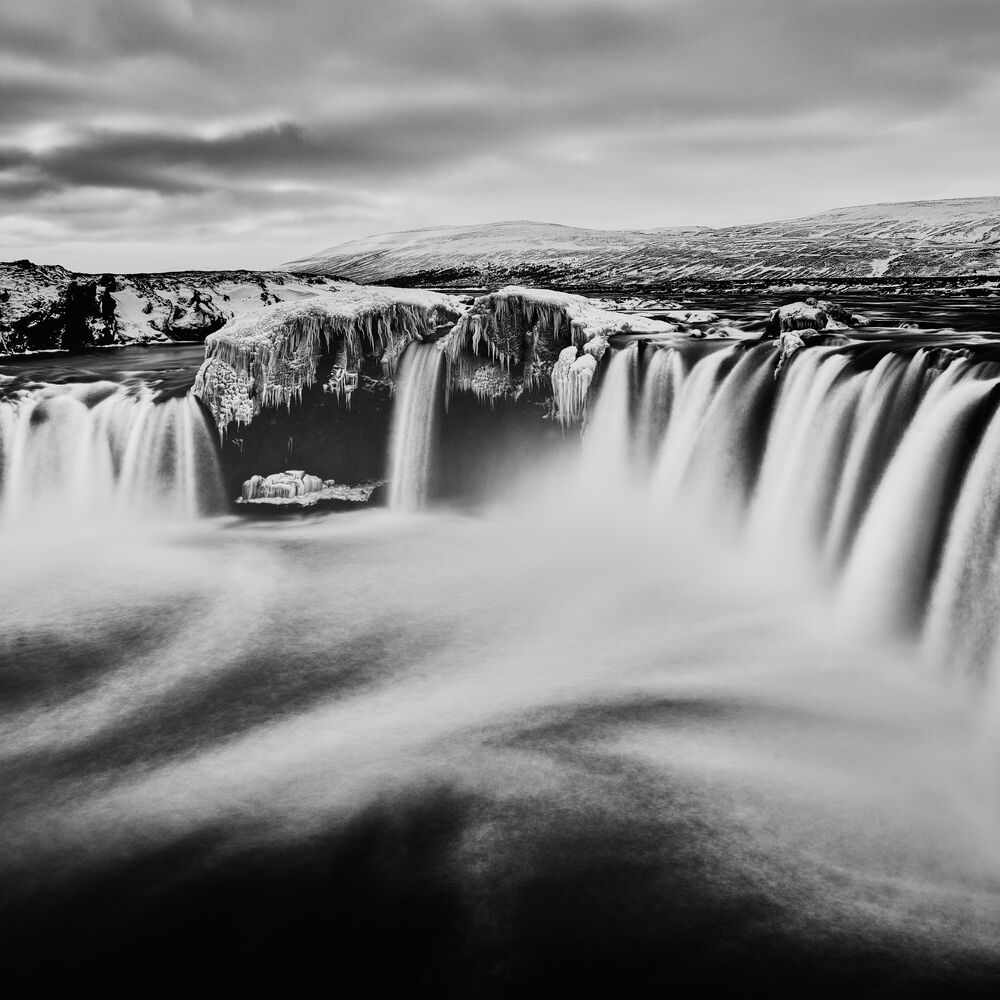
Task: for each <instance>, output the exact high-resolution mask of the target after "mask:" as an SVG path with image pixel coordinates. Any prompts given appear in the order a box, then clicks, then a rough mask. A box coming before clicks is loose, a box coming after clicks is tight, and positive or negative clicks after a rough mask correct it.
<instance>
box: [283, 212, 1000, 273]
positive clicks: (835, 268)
mask: <svg viewBox="0 0 1000 1000" xmlns="http://www.w3.org/2000/svg"><path fill="white" fill-rule="evenodd" d="M286 267H287V269H288V270H290V271H293V272H296V273H299V274H336V275H340V276H343V277H346V278H350V279H353V280H355V281H363V282H397V283H398V282H403V283H415V284H420V283H428V284H447V283H459V284H469V283H477V282H481V283H495V282H504V281H512V280H520V281H528V282H533V283H546V282H547V283H559V284H562V285H583V286H603V287H619V286H633V285H653V284H661V283H664V282H671V281H719V280H721V281H725V280H742V279H755V278H763V279H782V280H784V279H802V278H837V277H849V278H873V277H874V278H878V277H893V276H926V277H933V276H941V277H945V276H954V275H977V274H992V275H995V274H998V273H1000V198H998V197H989V198H963V199H953V200H947V201H920V202H901V203H898V204H887V205H864V206H860V207H856V208H839V209H834V210H832V211H829V212H823V213H821V214H819V215H814V216H809V217H807V218H802V219H790V220H786V221H782V222H769V223H762V224H759V225H751V226H732V227H728V228H725V229H708V228H699V227H687V228H673V229H649V230H636V231H617V230H594V229H577V228H573V227H570V226H557V225H550V224H546V223H537V222H501V223H495V224H490V225H481V226H441V227H434V228H430V229H417V230H411V231H409V232H402V233H386V234H382V235H379V236H372V237H368V238H366V239H362V240H355V241H353V242H351V243H344V244H342V245H341V246H336V247H331V248H329V249H327V250H323V251H321V252H320V253H317V254H314V255H312V256H310V257H305V258H302V259H301V260H297V261H293V262H291V263H290V264H287V265H286Z"/></svg>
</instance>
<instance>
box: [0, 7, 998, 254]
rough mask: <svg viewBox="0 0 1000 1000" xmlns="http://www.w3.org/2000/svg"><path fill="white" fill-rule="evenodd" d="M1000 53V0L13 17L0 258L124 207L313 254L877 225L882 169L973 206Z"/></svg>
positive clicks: (21, 12) (152, 226) (0, 24)
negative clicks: (631, 229) (681, 225)
mask: <svg viewBox="0 0 1000 1000" xmlns="http://www.w3.org/2000/svg"><path fill="white" fill-rule="evenodd" d="M998 50H1000V19H998V18H997V17H996V4H995V0H951V2H949V3H947V4H942V3H940V2H939V0H758V2H755V3H752V4H751V3H747V2H746V0H648V2H647V0H620V2H616V3H613V4H609V3H606V2H604V3H593V2H573V0H547V2H546V3H543V4H542V3H529V2H527V0H484V2H482V3H478V4H474V5H473V4H468V3H467V2H464V0H462V2H460V0H413V2H409V3H405V4H401V3H398V2H395V0H339V2H323V0H290V2H287V3H285V4H282V5H276V4H274V3H273V2H267V3H264V2H260V0H201V2H194V0H146V2H144V3H142V4H138V3H135V2H133V0H48V2H46V3H38V2H37V0H30V2H29V0H6V2H5V4H4V6H3V9H2V11H0V127H2V132H0V136H2V138H0V212H3V213H5V215H6V216H7V218H6V219H5V222H6V224H5V225H4V226H0V233H3V234H4V235H5V236H7V241H6V245H11V246H13V243H14V242H16V243H17V246H18V247H19V248H23V247H24V246H25V245H26V243H25V241H26V240H27V241H29V242H30V240H31V239H34V238H35V236H34V235H32V234H37V233H40V232H45V233H46V234H48V235H47V237H46V238H47V239H50V240H54V241H69V240H76V239H79V238H82V237H83V236H86V235H87V233H86V232H85V231H84V230H83V229H82V228H81V227H83V226H92V225H93V217H92V216H91V215H89V214H88V215H86V216H83V217H80V216H78V215H76V214H75V213H72V212H68V211H67V206H71V205H72V204H74V201H75V202H76V203H80V204H83V203H88V204H104V203H105V199H107V198H113V199H114V201H115V204H117V205H119V206H120V207H121V206H131V210H129V211H127V212H125V213H124V214H122V215H121V216H120V217H121V218H123V219H125V218H127V219H129V220H130V222H131V224H133V225H134V226H135V236H136V238H143V239H153V238H156V239H159V240H164V241H171V240H175V241H182V240H183V239H184V238H185V233H186V229H185V227H190V225H191V221H190V220H191V218H192V215H191V211H192V205H197V211H198V212H200V213H202V215H201V216H200V219H201V221H202V222H203V223H204V224H205V226H207V227H208V228H209V229H213V228H226V227H232V226H236V227H238V228H239V227H243V229H245V230H246V231H251V230H253V227H254V226H255V225H256V226H257V229H256V230H255V231H256V232H257V234H258V236H259V238H260V240H261V241H262V242H263V241H264V240H265V239H266V236H267V232H268V227H269V226H273V225H274V224H275V221H274V220H275V219H276V218H277V217H279V216H280V218H281V219H282V220H283V222H282V223H281V225H282V226H283V227H284V228H283V230H282V231H283V232H286V233H288V235H289V239H293V238H296V239H301V241H302V242H301V245H300V246H299V247H297V248H296V249H297V250H299V251H300V252H302V253H305V252H308V251H309V250H311V249H313V248H314V247H315V246H325V245H329V244H330V243H333V242H336V241H337V240H338V239H340V238H344V239H347V238H352V237H355V236H359V235H363V234H364V233H365V232H368V231H370V230H371V229H372V228H376V229H377V228H382V229H391V228H405V227H409V226H415V225H422V224H426V223H433V222H451V223H454V222H461V221H479V220H483V219H490V218H497V217H498V215H500V214H501V213H503V214H506V213H507V212H508V211H510V212H511V214H514V215H517V216H519V217H523V216H528V215H543V216H545V217H548V218H553V216H552V214H551V213H552V212H558V213H559V217H558V218H554V221H561V222H569V223H587V222H588V221H598V222H599V223H600V224H605V225H607V224H611V225H615V224H618V225H622V226H625V225H635V224H637V220H643V219H644V220H645V224H646V225H650V226H652V225H666V224H671V223H673V222H691V221H701V220H704V221H706V222H720V221H725V219H724V218H720V217H719V213H720V212H721V211H723V209H724V210H725V211H726V212H729V213H730V215H732V216H733V218H734V221H736V218H737V216H738V217H739V219H740V220H745V219H748V218H754V217H757V216H760V217H763V216H764V215H767V214H769V213H772V212H776V213H778V214H783V213H785V214H787V213H791V214H797V213H799V212H804V211H808V210H811V209H813V208H815V209H820V208H825V207H829V206H830V205H832V204H835V203H836V201H837V200H839V199H840V198H848V199H851V200H860V201H866V200H875V199H880V198H884V197H885V192H886V191H887V190H889V191H890V192H891V191H892V187H893V186H892V184H891V183H888V182H887V171H886V170H885V169H884V166H882V165H881V164H880V162H879V160H878V158H879V157H885V156H891V157H892V158H893V163H892V170H893V171H894V172H895V174H896V177H897V183H896V190H898V192H900V194H899V197H907V196H909V193H910V192H911V191H913V190H915V189H916V188H917V187H920V189H921V192H922V194H923V195H924V196H926V197H935V196H941V195H942V194H943V193H944V192H946V191H947V192H952V191H957V192H958V193H969V194H973V193H980V192H977V191H976V190H973V189H972V185H974V184H981V183H982V177H983V176H984V174H983V171H982V170H981V164H982V163H983V162H984V161H985V160H986V159H987V158H989V157H992V158H994V159H995V157H996V156H997V154H998V153H1000V140H998V139H996V138H994V137H993V136H994V132H995V129H994V128H993V127H992V126H991V124H990V123H991V122H992V120H993V119H994V118H995V110H996V107H995V106H996V101H997V98H998V97H1000V71H998V67H997V64H996V58H995V52H996V51H998ZM39 135H42V136H43V139H39ZM942 136H947V138H948V141H949V142H951V143H953V144H955V145H954V148H953V150H952V152H953V155H952V156H951V157H949V158H948V163H947V169H946V170H945V168H944V165H943V164H942V162H941V161H942V156H941V155H940V152H938V153H935V155H934V156H933V157H931V159H932V160H933V161H934V162H935V163H936V164H937V165H938V166H939V167H940V168H941V170H942V172H941V174H940V175H929V174H928V171H927V170H926V169H925V168H924V167H921V166H920V164H919V158H920V157H921V156H922V155H926V153H927V150H929V149H936V148H937V146H938V145H939V144H940V142H941V139H942ZM792 161H794V163H795V164H796V166H797V168H798V169H804V170H806V171H807V172H808V180H805V179H804V182H803V183H801V184H799V185H795V184H789V183H788V181H787V179H785V180H784V181H783V183H782V186H781V189H780V190H778V189H777V188H776V184H775V174H776V172H781V173H784V170H785V168H786V167H787V165H788V163H789V162H792ZM834 162H836V163H837V165H838V169H839V170H840V171H841V172H842V173H840V174H833V173H832V170H831V166H830V165H831V164H832V163H834ZM844 171H846V175H845V174H844V173H843V172H844ZM699 176H701V177H703V178H705V182H704V184H703V185H702V186H701V189H700V190H699V185H698V183H697V178H698V177H699ZM710 178H711V179H712V180H711V183H710V182H709V179H710ZM737 178H738V181H739V189H740V190H739V196H740V198H741V199H742V201H740V202H739V203H737V202H736V201H735V200H734V199H729V200H727V199H721V200H720V195H719V191H718V189H717V185H718V184H719V183H720V182H724V183H727V184H729V185H730V186H732V185H733V184H735V183H736V179H737ZM681 191H683V198H681V197H680V195H679V192H681ZM984 193H985V192H984ZM262 206H266V208H262ZM296 212H300V213H302V217H301V221H300V223H299V224H298V225H297V226H296V225H293V224H292V223H291V222H289V221H288V220H289V219H291V218H292V217H293V216H294V213H296ZM143 213H146V215H144V214H143ZM273 213H276V214H273ZM681 213H683V218H681V217H678V216H679V214H681ZM144 219H145V220H146V221H145V223H144V221H143V220H144ZM10 220H14V221H13V222H11V221H10ZM26 220H27V221H26ZM616 220H617V222H616ZM331 224H332V225H335V227H336V229H335V231H321V226H327V225H331ZM105 229H106V230H107V231H108V232H109V233H111V232H113V233H115V234H120V232H121V227H120V226H118V225H115V226H109V227H105ZM102 231H104V230H102ZM108 238H111V237H110V236H109V237H108ZM114 238H116V239H117V238H121V237H120V235H115V237H114ZM0 252H3V251H2V249H0ZM283 252H284V251H280V252H276V255H275V259H279V258H280V257H281V255H282V253H283ZM21 255H23V254H21ZM295 255H296V254H295V253H292V254H289V255H288V256H295Z"/></svg>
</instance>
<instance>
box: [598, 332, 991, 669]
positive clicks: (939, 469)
mask: <svg viewBox="0 0 1000 1000" xmlns="http://www.w3.org/2000/svg"><path fill="white" fill-rule="evenodd" d="M637 358H641V359H642V360H641V369H642V370H641V371H638V372H637V371H636V370H635V366H636V361H637ZM773 370H774V356H773V350H772V348H771V347H770V346H766V345H755V346H752V347H748V346H747V345H745V344H741V345H722V346H719V347H715V346H713V347H707V346H706V345H697V346H694V345H692V347H691V348H687V347H686V346H672V347H659V348H654V349H652V350H647V351H646V353H645V354H644V355H642V354H639V355H637V354H636V350H635V347H634V346H633V347H630V348H628V349H627V350H621V351H618V352H616V353H615V354H613V356H612V357H611V358H610V359H609V360H608V361H606V362H605V367H604V370H603V374H602V377H601V379H600V382H599V388H598V398H597V402H596V406H595V407H594V411H593V414H592V418H591V420H590V424H589V426H588V428H587V431H586V433H585V445H584V451H585V456H586V464H587V466H588V468H589V469H590V470H591V471H590V481H596V480H597V479H598V474H597V472H596V471H595V470H601V469H603V470H604V471H605V472H606V475H607V476H611V477H620V478H622V479H623V480H624V479H628V480H630V481H636V482H639V483H641V484H642V485H640V490H641V491H642V492H644V493H645V495H646V497H647V504H648V506H649V508H650V509H651V512H652V516H653V517H654V519H662V518H675V519H676V518H693V519H696V520H700V521H701V522H702V527H707V530H709V531H711V532H714V533H718V532H719V531H720V530H721V531H727V532H732V533H733V534H734V535H735V537H736V538H737V540H738V541H739V542H740V544H743V545H745V546H746V547H747V548H748V549H749V550H750V551H751V552H753V553H756V557H757V558H765V559H769V560H772V561H777V562H779V563H788V564H789V565H796V566H798V567H801V568H804V569H806V570H808V571H811V572H812V573H814V574H818V575H819V576H820V577H821V578H826V579H827V580H829V581H830V583H831V584H832V585H833V586H834V587H835V588H836V589H837V600H836V602H835V604H836V611H835V614H836V617H837V620H838V621H840V622H841V623H842V624H843V626H844V627H845V628H848V629H849V630H852V631H856V632H858V633H859V634H861V633H866V632H868V633H872V632H874V633H879V634H885V635H896V636H900V635H902V636H910V637H913V638H919V637H921V636H922V637H923V641H924V644H925V648H926V649H927V650H928V652H929V654H930V655H932V656H933V658H934V659H935V662H938V663H941V662H942V661H948V662H949V663H951V664H953V665H954V666H955V667H956V669H959V670H960V671H962V672H964V673H977V672H978V673H982V672H983V671H984V670H987V669H988V666H986V665H985V664H986V661H988V660H992V659H995V658H997V656H998V651H997V649H996V646H997V642H998V641H1000V629H998V628H997V626H996V624H995V619H996V608H997V601H998V600H1000V515H998V514H997V513H996V511H997V504H998V497H1000V415H998V414H997V400H998V397H1000V389H998V386H1000V364H998V363H997V362H996V361H995V360H992V359H990V360H983V361H977V360H976V358H975V356H974V352H972V351H969V350H965V349H963V350H958V351H956V350H954V349H950V348H935V347H926V346H925V347H913V346H906V345H901V346H899V347H898V348H894V347H892V346H888V345H880V348H874V347H873V346H872V345H871V344H852V345H846V346H835V347H819V348H813V349H811V350H808V351H800V352H798V353H797V354H796V355H795V356H793V358H792V359H791V360H790V362H789V363H788V365H787V366H786V367H785V369H784V371H783V372H782V374H781V376H780V378H777V379H775V378H774V377H773ZM587 436H590V440H589V441H587ZM643 455H645V457H642V456H643ZM629 456H638V457H637V458H636V459H635V460H634V461H633V464H632V465H631V466H630V468H629V471H628V473H627V474H623V473H622V471H621V470H622V463H623V461H624V460H625V459H626V458H627V457H629Z"/></svg>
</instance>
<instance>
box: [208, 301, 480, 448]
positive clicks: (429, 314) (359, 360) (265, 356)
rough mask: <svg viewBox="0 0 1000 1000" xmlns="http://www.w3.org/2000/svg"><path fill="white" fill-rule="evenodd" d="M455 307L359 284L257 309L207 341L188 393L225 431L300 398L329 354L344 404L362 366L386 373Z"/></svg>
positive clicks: (444, 323)
mask: <svg viewBox="0 0 1000 1000" xmlns="http://www.w3.org/2000/svg"><path fill="white" fill-rule="evenodd" d="M461 309H462V306H461V304H460V303H459V301H458V300H457V299H455V298H452V297H451V296H448V295H441V294H438V293H436V292H428V291H422V290H416V289H399V288H376V287H362V286H360V285H346V286H342V287H339V288H337V289H334V290H331V291H329V292H327V293H325V294H322V295H318V296H316V297H314V298H310V299H306V300H303V301H299V302H286V303H279V304H277V305H273V306H269V307H267V308H266V309H257V310H254V311H252V312H249V313H246V314H245V315H243V316H241V317H239V318H238V319H236V320H234V321H233V322H232V323H230V324H229V325H227V326H226V327H225V328H223V329H222V330H220V331H218V332H217V333H213V334H211V335H210V336H209V337H208V338H207V339H206V340H205V361H204V363H203V364H202V366H201V369H200V371H199V372H198V376H197V378H196V379H195V383H194V388H193V390H192V391H193V392H194V393H195V395H197V396H199V397H200V398H201V399H202V400H203V401H204V402H205V403H206V404H207V405H208V407H209V409H210V410H211V412H212V415H213V416H214V417H215V422H216V425H217V427H218V428H219V431H220V433H222V434H223V435H225V433H226V431H227V430H228V429H229V428H230V426H231V425H233V424H235V425H236V426H237V427H239V426H241V425H247V424H249V423H250V422H251V421H252V420H253V419H254V418H255V417H256V416H257V415H258V414H259V413H260V412H261V410H262V409H267V408H277V407H282V406H285V407H288V406H290V405H291V404H292V402H293V401H296V400H300V399H301V397H302V392H303V390H304V389H307V388H309V387H311V386H312V385H314V384H315V383H316V378H317V368H318V365H319V362H320V360H321V358H323V357H327V356H331V355H332V356H333V359H334V365H333V369H332V372H331V375H330V389H331V391H333V392H335V393H337V395H338V396H340V397H342V398H344V399H345V401H346V402H348V403H349V402H350V395H351V393H352V391H353V390H354V388H355V387H356V386H357V385H358V381H359V378H360V377H361V375H362V369H365V367H366V365H367V367H368V369H370V370H371V371H372V372H373V373H375V374H377V375H381V376H383V377H385V378H391V377H392V375H393V373H394V371H395V367H396V363H397V361H398V360H399V357H400V355H401V354H402V353H403V350H404V349H405V348H406V345H407V344H409V342H410V341H411V340H424V339H432V338H434V337H436V336H439V335H440V333H441V332H442V328H447V327H450V326H451V325H452V324H454V323H455V321H456V320H457V319H458V318H459V315H460V312H461ZM376 365H378V366H380V367H378V368H376V367H375V366H376Z"/></svg>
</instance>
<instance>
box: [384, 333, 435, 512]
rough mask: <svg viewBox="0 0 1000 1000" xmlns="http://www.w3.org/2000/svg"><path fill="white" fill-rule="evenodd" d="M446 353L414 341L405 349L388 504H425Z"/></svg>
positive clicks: (396, 405)
mask: <svg viewBox="0 0 1000 1000" xmlns="http://www.w3.org/2000/svg"><path fill="white" fill-rule="evenodd" d="M444 365H445V358H444V354H443V353H442V352H441V351H440V350H439V349H438V347H437V345H436V344H424V343H420V342H418V341H414V342H413V343H411V344H410V345H409V346H408V347H407V348H406V351H405V353H404V354H403V358H402V361H401V362H400V369H399V384H398V387H397V390H396V399H395V402H394V404H393V411H392V429H391V431H390V435H389V506H390V507H395V508H399V509H403V510H417V509H419V508H421V507H424V506H426V504H427V501H428V499H429V497H430V495H431V487H432V479H433V474H434V447H435V444H436V443H437V437H438V432H439V429H440V421H441V411H442V409H443V405H444Z"/></svg>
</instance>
